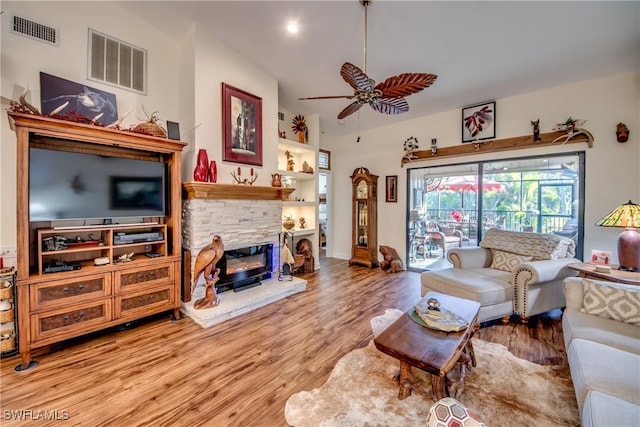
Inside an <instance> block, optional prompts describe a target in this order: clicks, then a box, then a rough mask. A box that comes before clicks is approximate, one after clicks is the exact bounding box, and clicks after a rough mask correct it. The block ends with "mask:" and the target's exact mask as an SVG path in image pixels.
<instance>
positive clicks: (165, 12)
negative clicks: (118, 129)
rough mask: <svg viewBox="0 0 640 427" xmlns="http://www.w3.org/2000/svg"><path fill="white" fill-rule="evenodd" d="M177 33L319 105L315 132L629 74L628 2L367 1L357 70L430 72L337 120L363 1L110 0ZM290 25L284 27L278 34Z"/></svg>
mask: <svg viewBox="0 0 640 427" xmlns="http://www.w3.org/2000/svg"><path fill="white" fill-rule="evenodd" d="M121 4H122V5H123V6H124V7H125V8H127V9H129V10H130V11H131V13H135V14H136V15H137V16H140V17H146V18H147V19H149V20H150V21H151V22H154V23H155V24H157V25H158V26H159V27H161V28H163V29H164V30H165V31H167V32H168V33H170V34H171V35H172V36H175V37H177V38H179V37H181V36H182V35H184V33H185V31H186V29H187V26H188V25H190V24H191V23H193V22H195V23H198V24H199V25H201V26H202V27H203V28H205V29H206V30H208V31H210V32H211V34H212V35H213V36H214V37H216V38H217V39H219V40H221V41H222V42H224V43H225V44H227V45H229V46H230V47H232V48H234V49H236V50H237V51H239V52H241V53H242V54H243V55H244V56H245V57H246V58H248V59H250V60H251V62H252V63H254V64H255V65H256V66H257V67H259V68H261V69H263V70H264V71H265V72H266V73H268V74H269V75H271V76H273V77H274V78H276V79H277V80H278V82H279V104H280V106H281V107H283V108H286V109H288V110H290V111H292V112H295V113H302V114H309V113H319V114H320V120H321V128H322V129H321V131H323V132H326V133H330V134H340V133H350V132H355V131H357V129H358V128H359V129H361V130H362V129H367V128H373V127H377V126H384V125H388V124H390V123H393V122H396V121H399V120H406V119H409V118H414V117H418V116H423V115H426V114H432V113H437V112H441V111H448V110H452V109H456V108H461V107H463V106H467V105H472V104H476V103H480V102H484V101H487V100H492V99H499V98H504V97H508V96H513V95H517V94H521V93H526V92H531V91H535V90H539V89H544V88H548V87H553V86H559V85H564V84H568V83H571V82H574V81H581V80H588V79H593V78H598V77H603V76H606V75H611V74H615V73H621V72H627V71H632V70H636V71H638V70H640V2H638V1H626V2H614V1H586V2H578V1H567V2H556V1H536V2H529V1H511V2H489V1H472V2H462V1H444V2H438V1H390V0H373V2H372V3H371V5H370V6H369V12H368V14H369V16H368V49H367V74H368V75H369V77H370V78H373V79H374V80H376V81H378V82H380V81H382V80H384V79H386V78H387V77H389V76H392V75H395V74H400V73H404V72H424V73H433V74H437V75H438V80H437V81H436V82H435V83H434V84H433V86H431V87H429V88H427V89H425V90H423V91H422V92H420V93H418V94H415V95H411V96H409V97H408V98H407V101H408V103H409V106H410V111H409V112H408V113H405V114H401V115H397V116H388V115H382V114H380V113H377V112H374V111H373V110H371V109H370V108H369V107H368V106H364V107H363V108H361V109H360V113H359V114H358V113H356V114H353V115H352V116H349V117H347V118H346V119H345V120H344V121H342V122H339V121H338V120H337V118H336V116H337V115H338V112H340V111H341V110H342V109H343V108H344V107H345V106H346V105H347V104H348V103H349V102H351V101H349V100H346V99H336V100H313V101H298V98H299V97H306V96H322V95H351V94H352V93H353V90H352V89H351V88H350V86H348V85H347V83H346V82H345V81H344V80H343V79H342V78H341V77H340V74H339V70H340V67H341V65H342V64H343V63H344V62H351V63H353V64H355V65H357V66H359V67H362V66H363V56H364V55H363V45H364V8H363V6H362V5H361V4H360V3H359V1H358V0H342V1H292V2H288V1H253V2H249V1H193V2H189V1H163V2H147V1H141V2H135V1H133V2H131V1H127V2H122V3H121ZM290 20H294V21H297V22H298V24H299V26H300V30H299V32H298V33H297V34H296V35H292V34H290V33H288V32H287V31H286V26H287V24H288V22H289V21H290Z"/></svg>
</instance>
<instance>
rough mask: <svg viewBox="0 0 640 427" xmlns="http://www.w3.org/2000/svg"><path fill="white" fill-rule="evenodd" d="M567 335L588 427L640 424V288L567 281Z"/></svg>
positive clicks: (564, 326)
mask: <svg viewBox="0 0 640 427" xmlns="http://www.w3.org/2000/svg"><path fill="white" fill-rule="evenodd" d="M564 291H565V295H566V301H567V307H566V309H565V311H564V314H563V316H562V330H563V335H564V343H565V348H566V349H567V357H568V360H569V367H570V369H571V378H572V380H573V386H574V388H575V392H576V399H577V401H578V409H579V410H580V416H581V421H582V425H583V427H590V426H617V427H618V426H620V427H621V426H638V425H640V289H639V288H638V286H634V285H623V284H618V283H613V282H604V281H599V280H589V279H579V278H568V279H566V280H565V281H564Z"/></svg>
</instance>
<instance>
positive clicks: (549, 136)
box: [402, 129, 593, 166]
mask: <svg viewBox="0 0 640 427" xmlns="http://www.w3.org/2000/svg"><path fill="white" fill-rule="evenodd" d="M581 130H582V131H583V132H585V133H581V132H580V133H579V132H578V131H576V135H575V136H573V137H571V138H569V139H568V140H566V138H563V137H566V136H568V134H567V132H562V131H561V132H549V133H543V134H540V138H541V140H540V141H535V142H534V141H533V136H532V135H526V136H516V137H513V138H504V139H493V140H491V141H479V143H473V142H467V143H464V144H462V145H456V146H454V147H442V148H438V152H437V153H436V154H435V155H434V154H432V153H431V150H430V149H429V150H420V151H414V152H413V153H412V154H413V157H414V158H413V159H408V158H406V157H403V158H402V166H404V165H405V164H406V163H414V162H422V161H425V160H432V159H442V158H446V157H458V156H470V155H473V154H483V153H494V152H498V151H509V150H521V149H524V148H538V147H549V146H557V145H563V144H575V143H579V142H586V143H587V144H589V148H591V147H592V145H593V136H592V135H591V134H590V133H589V131H587V130H584V129H581ZM556 140H557V141H556ZM554 141H556V142H554Z"/></svg>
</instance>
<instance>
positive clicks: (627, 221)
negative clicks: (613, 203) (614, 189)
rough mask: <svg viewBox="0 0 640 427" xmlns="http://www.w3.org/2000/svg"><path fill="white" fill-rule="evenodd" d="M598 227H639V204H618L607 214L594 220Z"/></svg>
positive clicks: (630, 202)
mask: <svg viewBox="0 0 640 427" xmlns="http://www.w3.org/2000/svg"><path fill="white" fill-rule="evenodd" d="M596 225H599V226H600V227H620V228H640V205H637V204H635V203H633V202H632V201H631V200H629V203H625V204H624V205H621V206H618V207H617V208H615V209H614V210H613V211H612V212H611V213H609V214H608V215H607V216H605V217H604V218H602V219H601V220H600V221H598V222H596Z"/></svg>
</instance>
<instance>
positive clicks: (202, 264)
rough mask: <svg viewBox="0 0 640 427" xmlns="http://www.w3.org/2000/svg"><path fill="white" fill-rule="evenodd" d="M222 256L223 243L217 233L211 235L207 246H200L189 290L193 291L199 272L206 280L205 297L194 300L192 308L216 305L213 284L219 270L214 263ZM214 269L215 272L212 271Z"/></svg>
mask: <svg viewBox="0 0 640 427" xmlns="http://www.w3.org/2000/svg"><path fill="white" fill-rule="evenodd" d="M223 256H224V244H223V243H222V238H221V237H220V236H218V235H217V234H216V235H215V236H213V240H212V241H211V243H209V244H208V245H207V246H205V247H204V248H202V249H201V250H200V252H199V253H198V256H197V257H196V263H195V267H194V268H193V283H192V285H191V292H192V293H193V291H194V289H195V288H196V283H197V282H198V277H200V273H202V274H203V275H204V280H205V282H206V292H205V297H204V298H203V299H200V300H198V301H196V302H195V303H194V304H193V306H194V308H208V307H213V306H215V305H218V297H217V295H216V292H215V284H216V282H217V281H218V274H219V273H220V271H219V270H216V263H217V262H218V261H220V260H221V259H222V257H223ZM214 270H215V273H214ZM212 273H214V274H213V276H212Z"/></svg>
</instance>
